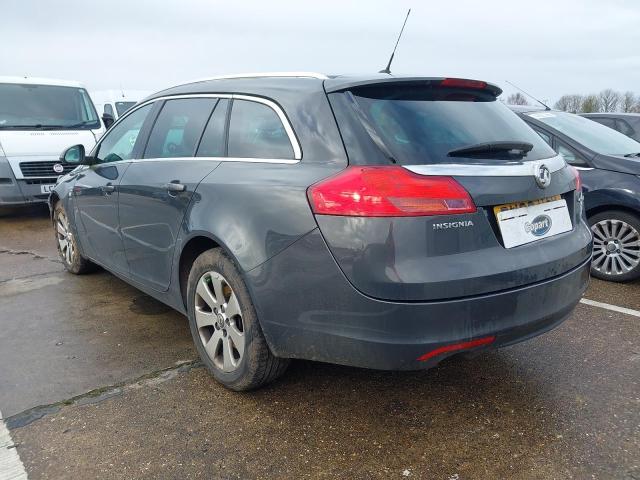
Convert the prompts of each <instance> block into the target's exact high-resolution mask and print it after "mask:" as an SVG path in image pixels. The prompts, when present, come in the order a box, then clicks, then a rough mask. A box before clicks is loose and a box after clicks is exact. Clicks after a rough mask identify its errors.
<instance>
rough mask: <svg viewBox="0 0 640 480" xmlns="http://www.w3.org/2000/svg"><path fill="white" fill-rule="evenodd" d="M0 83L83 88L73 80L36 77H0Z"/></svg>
mask: <svg viewBox="0 0 640 480" xmlns="http://www.w3.org/2000/svg"><path fill="white" fill-rule="evenodd" d="M0 83H17V84H21V85H51V86H57V87H78V88H84V85H83V84H82V83H81V82H77V81H75V80H60V79H56V78H38V77H0Z"/></svg>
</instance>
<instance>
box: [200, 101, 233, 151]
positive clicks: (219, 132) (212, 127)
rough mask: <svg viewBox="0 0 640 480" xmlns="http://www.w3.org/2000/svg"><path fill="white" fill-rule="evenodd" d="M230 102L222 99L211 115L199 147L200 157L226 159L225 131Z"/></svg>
mask: <svg viewBox="0 0 640 480" xmlns="http://www.w3.org/2000/svg"><path fill="white" fill-rule="evenodd" d="M228 108H229V100H227V99H226V98H223V99H221V100H220V101H219V102H218V104H217V105H216V108H215V110H214V111H213V113H212V114H211V118H209V121H208V122H207V127H206V128H205V130H204V134H203V135H202V140H201V141H200V146H199V147H198V153H197V156H198V157H224V156H225V148H226V145H225V135H224V129H225V124H226V121H227V109H228Z"/></svg>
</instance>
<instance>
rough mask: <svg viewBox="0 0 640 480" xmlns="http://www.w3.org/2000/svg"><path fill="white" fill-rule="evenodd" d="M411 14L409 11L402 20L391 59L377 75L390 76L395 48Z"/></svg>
mask: <svg viewBox="0 0 640 480" xmlns="http://www.w3.org/2000/svg"><path fill="white" fill-rule="evenodd" d="M410 13H411V9H409V11H408V12H407V16H406V17H405V19H404V23H403V24H402V28H401V29H400V35H398V40H396V46H395V47H393V52H391V58H389V63H387V68H385V69H384V70H380V71H379V72H378V73H386V74H389V75H391V62H393V56H394V55H395V53H396V48H398V43H400V37H402V32H404V26H405V25H406V24H407V20H408V19H409V14H410Z"/></svg>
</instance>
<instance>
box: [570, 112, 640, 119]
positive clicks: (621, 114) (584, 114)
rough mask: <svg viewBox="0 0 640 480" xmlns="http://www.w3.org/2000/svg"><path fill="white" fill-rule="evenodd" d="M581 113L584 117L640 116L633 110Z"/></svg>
mask: <svg viewBox="0 0 640 480" xmlns="http://www.w3.org/2000/svg"><path fill="white" fill-rule="evenodd" d="M579 115H581V116H583V117H609V118H619V117H635V118H637V117H640V113H632V112H602V113H599V112H594V113H580V114H579Z"/></svg>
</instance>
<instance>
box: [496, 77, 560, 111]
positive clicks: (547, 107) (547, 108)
mask: <svg viewBox="0 0 640 480" xmlns="http://www.w3.org/2000/svg"><path fill="white" fill-rule="evenodd" d="M505 82H507V83H508V84H509V85H511V86H512V87H514V88H517V89H518V90H520V91H521V92H522V93H524V94H525V95H526V96H527V97H530V98H533V99H534V100H535V101H536V102H538V103H539V104H540V105H542V106H543V107H544V109H545V110H551V109H550V108H549V105H547V104H546V103H542V102H541V101H540V100H538V99H537V98H536V97H534V96H533V95H531V94H530V93H527V92H525V91H524V90H522V89H521V88H520V87H519V86H517V85H514V84H513V83H511V82H510V81H509V80H505Z"/></svg>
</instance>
